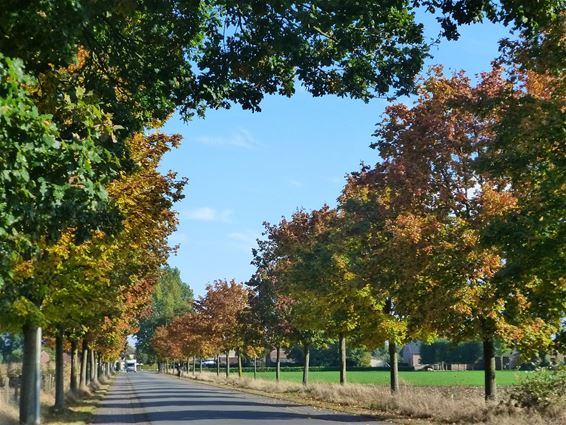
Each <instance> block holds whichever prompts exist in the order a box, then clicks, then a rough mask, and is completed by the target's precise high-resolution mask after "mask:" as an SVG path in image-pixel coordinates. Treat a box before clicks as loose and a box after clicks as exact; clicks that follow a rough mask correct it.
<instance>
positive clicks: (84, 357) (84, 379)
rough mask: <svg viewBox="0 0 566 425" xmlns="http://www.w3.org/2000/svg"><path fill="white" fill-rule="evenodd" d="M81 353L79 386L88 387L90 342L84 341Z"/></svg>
mask: <svg viewBox="0 0 566 425" xmlns="http://www.w3.org/2000/svg"><path fill="white" fill-rule="evenodd" d="M82 348H83V349H82V354H81V376H80V381H79V388H83V387H86V386H87V385H88V376H89V375H88V370H87V369H88V344H87V342H86V341H83V347H82Z"/></svg>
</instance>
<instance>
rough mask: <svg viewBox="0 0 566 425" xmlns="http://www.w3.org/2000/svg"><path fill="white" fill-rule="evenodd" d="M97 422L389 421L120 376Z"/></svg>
mask: <svg viewBox="0 0 566 425" xmlns="http://www.w3.org/2000/svg"><path fill="white" fill-rule="evenodd" d="M93 423H94V424H96V425H118V424H139V425H153V424H158V425H179V424H183V423H190V424H191V425H210V424H214V425H248V424H267V423H269V424H270V425H277V424H285V425H325V424H326V425H329V424H372V425H377V424H385V422H377V421H374V420H372V419H371V418H368V417H361V416H353V415H349V414H345V413H340V412H333V411H328V410H319V409H315V408H312V407H306V406H301V405H297V404H293V403H289V402H286V401H280V400H275V399H270V398H266V397H259V396H256V395H252V394H247V393H241V392H237V391H230V390H226V389H222V388H217V387H212V386H209V385H205V384H201V383H197V382H194V381H188V380H184V379H182V380H179V379H176V378H173V377H170V376H165V375H159V374H153V373H143V372H142V373H137V374H120V375H118V376H117V377H116V379H115V381H114V383H113V385H112V387H111V389H110V391H109V392H108V394H107V396H106V397H105V399H104V401H103V402H102V403H101V405H100V407H99V408H98V409H97V411H96V414H95V416H94V420H93Z"/></svg>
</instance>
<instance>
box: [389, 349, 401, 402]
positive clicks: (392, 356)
mask: <svg viewBox="0 0 566 425" xmlns="http://www.w3.org/2000/svg"><path fill="white" fill-rule="evenodd" d="M389 385H390V387H391V392H392V393H396V392H398V391H399V366H398V359H397V344H395V342H394V341H389Z"/></svg>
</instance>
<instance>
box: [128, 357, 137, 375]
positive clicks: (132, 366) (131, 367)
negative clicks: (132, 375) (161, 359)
mask: <svg viewBox="0 0 566 425" xmlns="http://www.w3.org/2000/svg"><path fill="white" fill-rule="evenodd" d="M137 371H138V362H137V361H136V359H127V360H126V372H137Z"/></svg>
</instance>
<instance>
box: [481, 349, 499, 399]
mask: <svg viewBox="0 0 566 425" xmlns="http://www.w3.org/2000/svg"><path fill="white" fill-rule="evenodd" d="M483 363H484V371H485V372H484V373H485V387H484V388H485V399H486V401H487V400H495V399H496V398H497V387H496V385H495V345H494V343H493V339H484V341H483Z"/></svg>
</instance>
